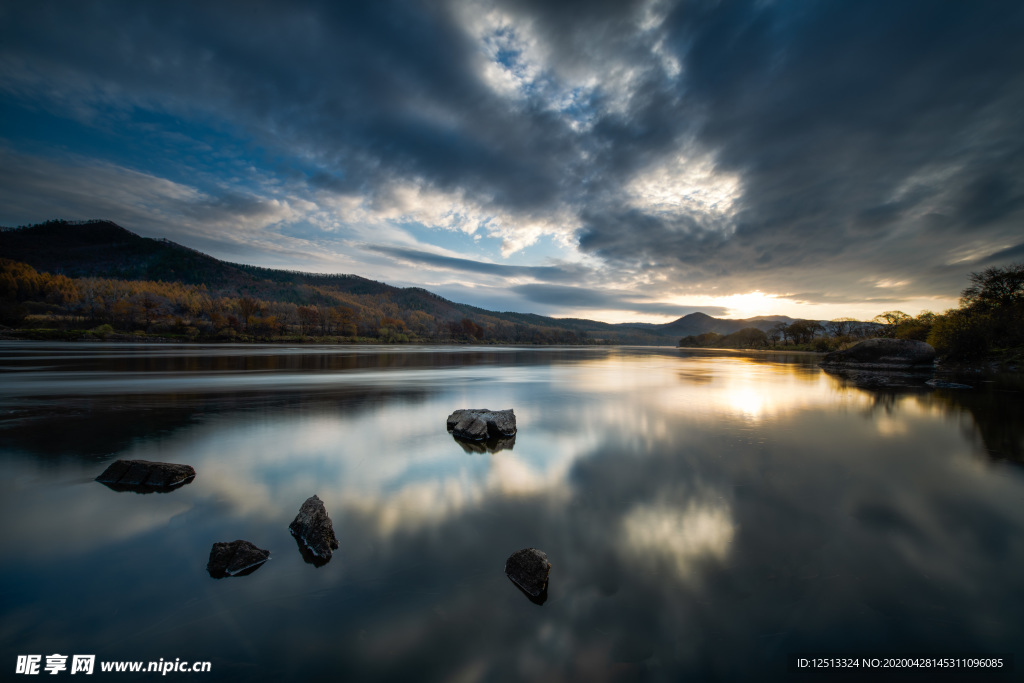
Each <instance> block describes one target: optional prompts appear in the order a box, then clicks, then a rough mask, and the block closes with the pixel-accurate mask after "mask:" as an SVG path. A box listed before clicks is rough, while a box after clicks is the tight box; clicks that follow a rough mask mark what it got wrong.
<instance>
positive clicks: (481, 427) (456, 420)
mask: <svg viewBox="0 0 1024 683" xmlns="http://www.w3.org/2000/svg"><path fill="white" fill-rule="evenodd" d="M448 431H449V432H451V433H452V436H454V437H456V438H459V439H467V440H469V441H482V440H484V439H486V438H488V437H491V438H498V437H507V436H512V435H514V434H515V433H516V414H515V413H514V412H513V410H512V409H511V408H509V409H507V410H488V409H487V408H464V409H461V410H456V411H455V412H454V413H452V414H451V415H449V416H448Z"/></svg>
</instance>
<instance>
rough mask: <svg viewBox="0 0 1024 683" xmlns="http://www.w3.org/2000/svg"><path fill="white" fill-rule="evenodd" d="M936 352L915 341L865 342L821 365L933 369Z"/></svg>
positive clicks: (833, 353) (833, 355)
mask: <svg viewBox="0 0 1024 683" xmlns="http://www.w3.org/2000/svg"><path fill="white" fill-rule="evenodd" d="M934 363H935V349H934V348H932V347H931V345H930V344H926V343H924V342H922V341H914V340H912V339H865V340H864V341H862V342H858V343H856V344H854V345H853V346H851V347H850V348H848V349H844V350H842V351H833V352H832V353H829V354H827V355H826V356H825V358H824V360H822V362H821V364H822V365H825V366H828V365H832V366H845V367H856V368H867V369H871V368H877V369H880V370H885V369H889V368H930V367H932V366H933V365H934Z"/></svg>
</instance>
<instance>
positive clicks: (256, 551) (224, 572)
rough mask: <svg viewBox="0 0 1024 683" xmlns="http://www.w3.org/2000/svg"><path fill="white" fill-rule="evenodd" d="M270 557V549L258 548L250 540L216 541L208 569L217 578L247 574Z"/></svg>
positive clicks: (211, 551)
mask: <svg viewBox="0 0 1024 683" xmlns="http://www.w3.org/2000/svg"><path fill="white" fill-rule="evenodd" d="M268 559H270V551H269V550H263V549H262V548H257V547H256V546H255V545H253V544H252V543H250V542H249V541H242V540H238V541H231V542H230V543H214V544H213V548H211V549H210V561H209V562H208V563H207V564H206V571H208V572H210V576H212V577H213V578H215V579H223V578H224V577H227V576H245V575H246V574H252V573H253V572H254V571H256V570H257V569H259V568H260V567H262V566H263V563H264V562H266V561H267V560H268Z"/></svg>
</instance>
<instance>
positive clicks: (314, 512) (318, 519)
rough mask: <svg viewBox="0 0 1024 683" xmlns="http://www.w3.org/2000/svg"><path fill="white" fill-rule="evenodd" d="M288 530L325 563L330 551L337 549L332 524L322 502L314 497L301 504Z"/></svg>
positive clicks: (336, 540) (329, 557) (329, 556)
mask: <svg viewBox="0 0 1024 683" xmlns="http://www.w3.org/2000/svg"><path fill="white" fill-rule="evenodd" d="M288 530H289V531H291V532H292V535H293V536H295V538H297V539H299V540H301V541H302V542H303V543H304V544H305V545H306V547H307V548H309V550H310V552H311V553H312V554H313V555H315V556H316V557H319V558H322V559H323V560H325V561H326V560H329V559H331V551H332V550H337V549H338V539H337V538H336V537H335V536H334V524H332V523H331V518H330V517H328V516H327V508H325V507H324V502H323V501H322V500H320V499H319V498H318V497H317V496H315V495H314V496H310V497H309V498H307V499H306V502H305V503H303V504H302V507H301V508H300V509H299V514H297V515H296V516H295V519H294V520H293V521H292V523H291V524H289V525H288ZM313 564H316V563H315V562H314V563H313Z"/></svg>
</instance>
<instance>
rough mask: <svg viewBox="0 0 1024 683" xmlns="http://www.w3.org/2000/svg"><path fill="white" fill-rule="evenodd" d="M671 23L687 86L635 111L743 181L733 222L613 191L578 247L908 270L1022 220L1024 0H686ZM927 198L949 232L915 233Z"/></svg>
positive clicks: (671, 258)
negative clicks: (633, 206)
mask: <svg viewBox="0 0 1024 683" xmlns="http://www.w3.org/2000/svg"><path fill="white" fill-rule="evenodd" d="M662 28H663V31H664V35H665V38H666V41H667V42H668V43H670V44H671V45H672V48H673V50H674V51H675V54H676V55H677V56H678V57H679V59H680V61H681V62H682V63H683V64H684V68H683V72H682V74H681V76H680V80H679V81H678V82H669V81H666V82H665V87H666V88H672V89H679V90H681V91H682V92H684V97H683V99H682V101H681V103H680V105H679V106H678V107H674V108H673V109H672V111H671V112H669V111H665V110H663V109H661V108H660V102H661V101H665V102H668V101H669V96H668V95H665V96H663V97H662V98H661V99H660V100H659V99H658V98H656V97H647V98H644V99H643V100H642V104H641V106H640V108H639V109H638V110H636V112H635V113H637V114H638V117H636V118H634V119H631V121H632V122H633V123H634V124H636V123H637V122H639V121H643V120H646V119H650V120H656V121H661V122H669V123H666V124H665V125H667V126H668V128H669V129H670V130H672V129H674V130H676V131H680V132H685V129H687V128H689V129H690V130H692V131H693V133H694V135H695V137H694V140H695V141H696V144H697V145H698V146H699V147H700V148H703V149H705V150H707V151H708V152H709V153H711V154H713V155H714V156H715V158H716V160H717V164H718V168H719V169H721V170H725V171H731V172H735V173H737V174H739V175H740V177H741V178H742V182H743V198H742V202H741V203H740V206H739V209H740V210H739V211H738V213H737V214H736V215H735V216H734V217H733V218H732V227H733V228H735V231H736V232H735V234H728V233H722V232H714V231H710V232H707V231H705V232H702V231H694V230H692V229H690V227H691V224H692V223H693V222H694V220H695V217H693V216H688V215H685V214H684V215H682V216H680V217H673V218H672V219H670V220H665V219H663V218H659V217H656V216H651V215H643V216H635V215H633V216H631V215H628V214H624V213H623V212H622V211H621V210H619V209H620V207H619V206H618V205H617V204H616V202H614V201H612V202H608V203H607V204H606V205H605V206H603V207H602V206H599V205H597V204H591V205H590V207H589V209H590V211H589V212H588V214H587V215H586V218H587V220H586V226H587V227H586V229H585V230H584V232H583V234H582V237H581V246H582V247H583V248H584V249H587V250H591V251H594V252H596V253H599V254H600V255H602V256H604V257H605V258H609V259H613V260H616V259H618V260H622V261H625V262H647V263H649V264H657V265H663V266H666V267H674V266H675V265H676V264H677V263H679V262H682V263H689V264H699V265H700V268H699V270H698V272H699V274H700V275H706V276H713V275H716V274H723V273H733V274H742V273H747V272H753V273H757V274H760V275H761V276H767V275H769V274H770V275H771V276H772V278H773V279H774V278H781V279H786V277H787V274H786V273H785V272H783V271H782V270H781V268H780V267H785V268H792V267H804V268H806V267H813V266H815V265H816V264H821V265H823V266H825V267H826V268H829V269H838V270H840V271H853V270H856V269H862V270H864V271H867V272H879V271H889V272H891V271H892V270H894V269H896V270H900V271H903V272H905V273H911V274H914V273H915V272H916V271H920V270H921V269H923V268H926V267H927V266H930V265H933V264H935V263H937V262H942V261H943V260H944V259H946V258H948V257H949V249H950V247H955V246H958V242H959V241H966V239H967V238H968V237H973V238H982V239H984V238H986V237H988V238H990V239H993V240H996V239H998V238H999V237H1000V236H1001V235H1005V234H1006V233H1007V232H1009V231H1011V230H1014V229H1015V228H1014V227H1013V226H1014V225H1015V224H1019V221H1020V218H1021V216H1022V213H1021V210H1022V198H1024V183H1022V179H1024V162H1022V159H1024V154H1022V152H1024V124H1022V121H1024V119H1022V118H1021V117H1020V115H1019V112H1020V111H1021V106H1022V104H1024V80H1022V76H1021V75H1022V73H1024V72H1022V66H1024V47H1022V46H1024V44H1022V43H1021V41H1020V40H1018V38H1017V36H1019V35H1020V33H1021V29H1022V28H1024V21H1022V7H1021V6H1020V5H1016V4H1006V3H987V4H986V3H982V4H957V3H946V4H935V3H931V2H917V3H897V4H891V3H871V2H867V3H859V2H858V3H818V4H813V3H795V4H794V3H756V4H754V3H714V4H712V3H707V4H702V3H685V4H679V5H678V6H676V7H675V9H674V10H673V12H672V13H671V15H670V16H669V17H668V18H667V20H666V21H665V23H664V24H663V25H662ZM651 102H654V104H653V105H651V106H653V107H654V109H655V111H654V112H652V111H650V110H648V109H647V108H646V107H647V106H648V103H651ZM658 114H660V116H659V115H658ZM673 118H674V120H675V123H672V121H673ZM640 127H641V128H642V125H641V126H640ZM599 128H600V127H599ZM667 135H668V133H666V132H662V133H661V136H660V138H657V139H654V138H652V142H651V145H650V148H649V152H650V153H652V154H653V153H654V149H655V148H656V147H657V146H658V145H659V144H661V143H662V140H663V139H664V138H665V137H666V136H667ZM617 137H618V138H625V137H627V136H625V135H624V134H623V133H622V132H621V131H620V132H619V133H618V134H617ZM630 142H631V143H632V144H634V145H638V144H641V143H640V142H638V138H636V137H634V138H631V139H630ZM599 209H600V210H599ZM925 209H927V210H928V211H929V212H931V211H938V212H939V215H938V216H932V217H931V220H932V223H942V222H946V223H948V224H951V226H950V227H951V230H948V231H947V235H946V237H947V240H946V241H945V242H943V241H936V242H934V243H931V244H927V243H924V244H922V242H921V240H917V239H915V238H914V236H915V235H916V234H920V233H924V232H926V231H927V229H928V226H929V223H928V221H925V220H922V218H921V216H920V215H919V214H921V213H922V212H924V211H925ZM894 232H895V233H897V235H898V236H897V237H896V238H895V239H894V238H893V237H894V236H893V235H892V233H894ZM887 233H888V234H887ZM950 233H951V235H950ZM637 235H641V236H642V238H640V239H637ZM950 236H951V237H952V239H949V238H950ZM958 238H962V239H958ZM879 239H884V242H886V244H885V245H884V246H883V245H882V244H880V243H875V244H873V245H872V248H865V241H872V240H879ZM960 278H962V274H958V275H957V277H956V282H962V279H960Z"/></svg>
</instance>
